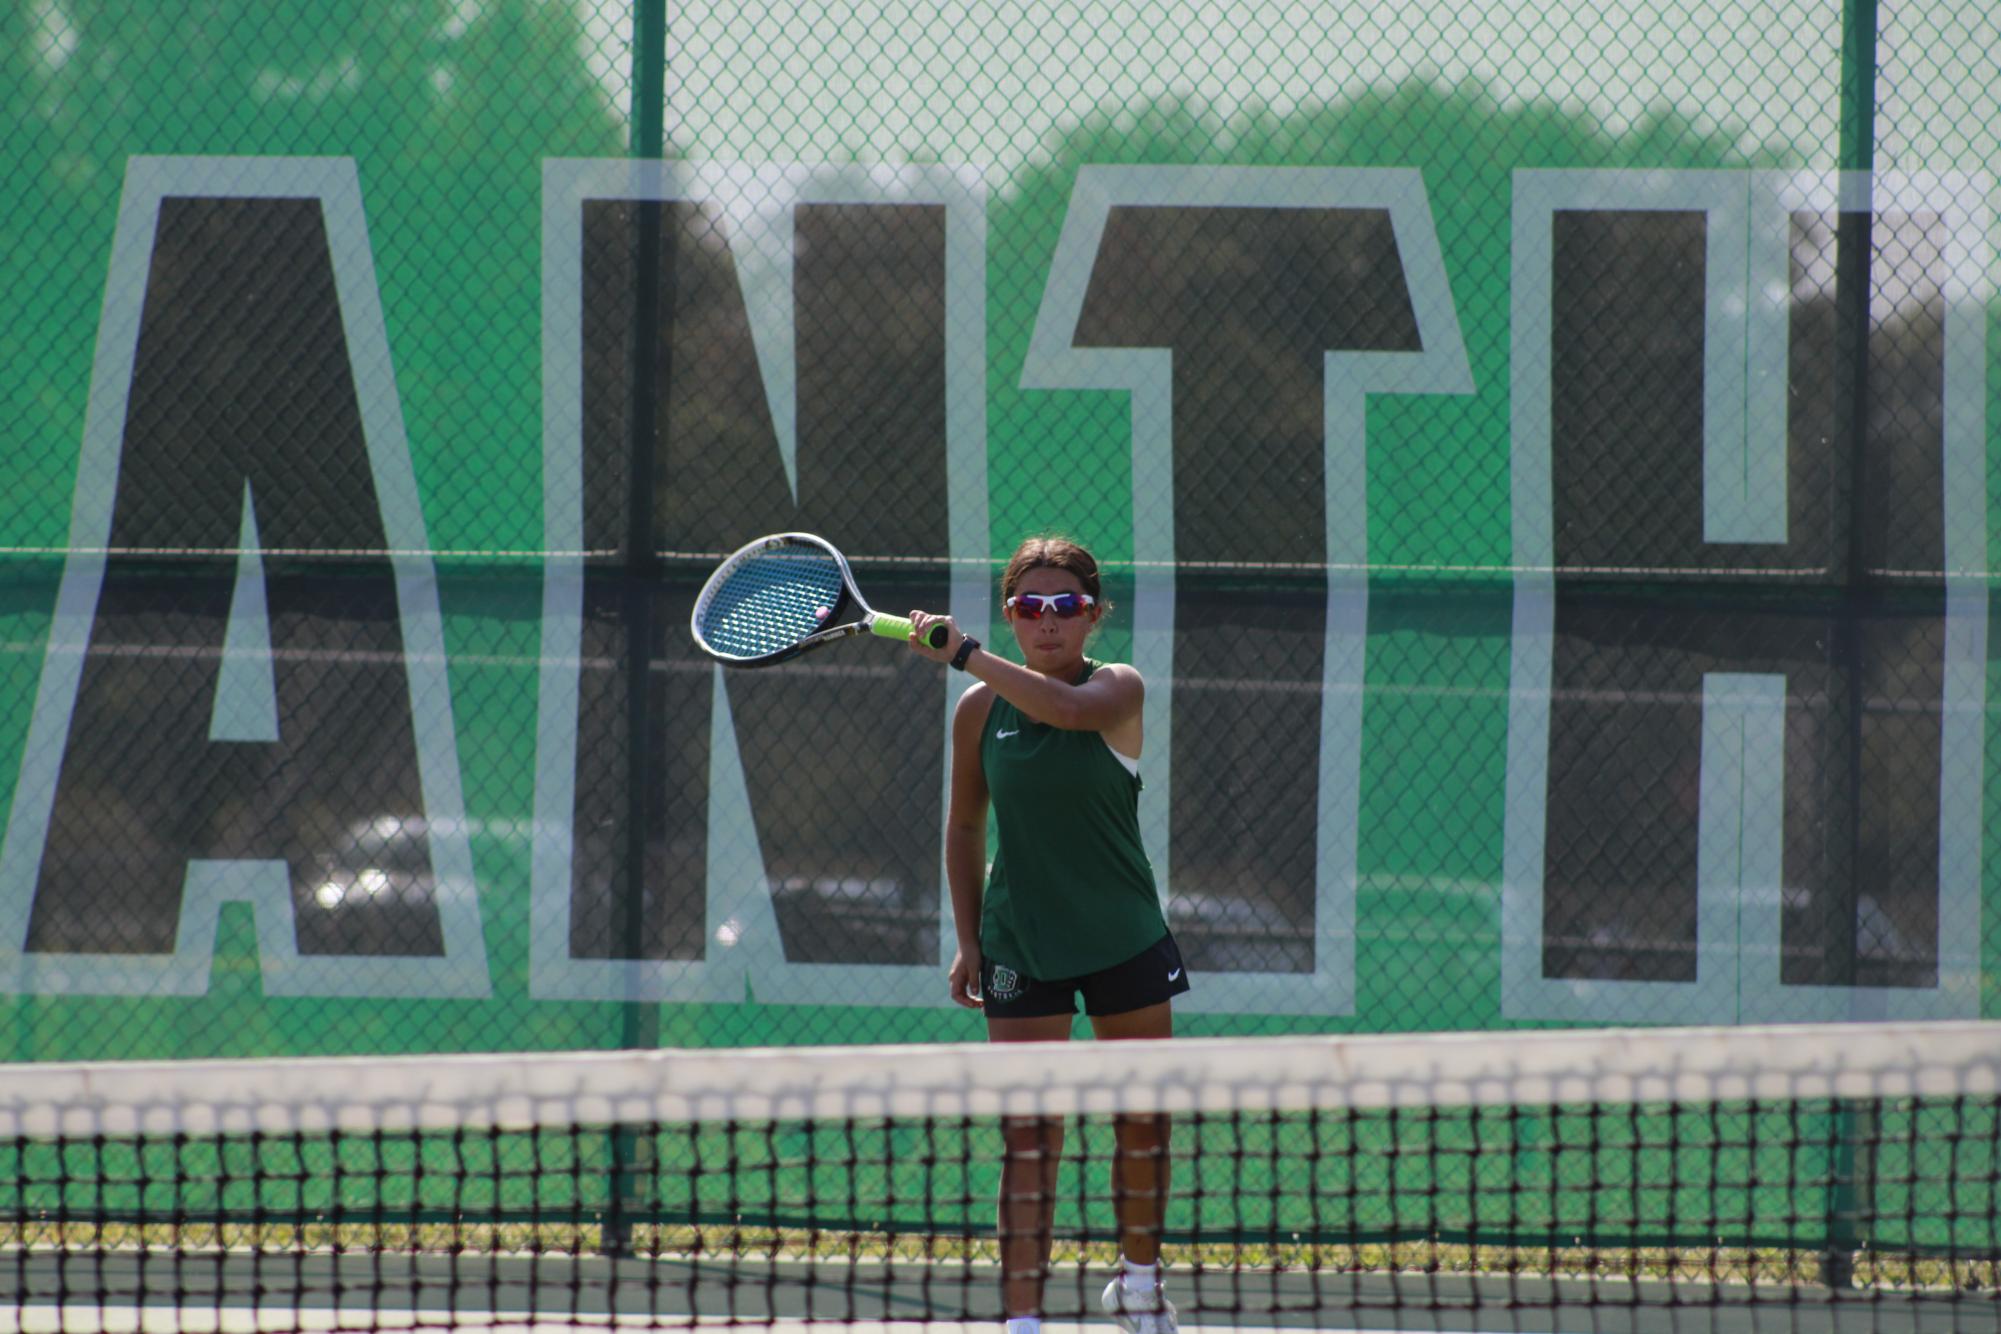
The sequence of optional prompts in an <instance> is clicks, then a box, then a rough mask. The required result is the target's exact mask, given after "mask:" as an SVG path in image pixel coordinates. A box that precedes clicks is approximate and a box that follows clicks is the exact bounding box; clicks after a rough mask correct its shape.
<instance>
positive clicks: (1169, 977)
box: [1167, 968, 1181, 982]
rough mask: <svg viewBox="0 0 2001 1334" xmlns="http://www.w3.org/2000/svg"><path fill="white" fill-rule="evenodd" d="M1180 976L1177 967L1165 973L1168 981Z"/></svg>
mask: <svg viewBox="0 0 2001 1334" xmlns="http://www.w3.org/2000/svg"><path fill="white" fill-rule="evenodd" d="M1180 976H1181V970H1180V969H1179V968H1177V969H1175V970H1174V971H1173V972H1171V973H1169V974H1168V975H1167V980H1168V981H1170V982H1172V981H1173V980H1174V979H1175V978H1177V977H1180Z"/></svg>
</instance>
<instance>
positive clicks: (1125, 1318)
mask: <svg viewBox="0 0 2001 1334" xmlns="http://www.w3.org/2000/svg"><path fill="white" fill-rule="evenodd" d="M1104 1306H1105V1311H1106V1313H1107V1314H1108V1315H1110V1316H1111V1317H1112V1319H1114V1320H1116V1321H1118V1322H1119V1328H1120V1329H1123V1330H1124V1331H1125V1332H1126V1334H1178V1332H1179V1330H1180V1328H1181V1327H1180V1326H1179V1325H1177V1324H1176V1323H1175V1321H1174V1303H1173V1302H1171V1301H1169V1300H1167V1293H1166V1292H1165V1291H1163V1290H1162V1289H1160V1288H1155V1289H1154V1290H1153V1291H1152V1292H1132V1291H1130V1290H1128V1289H1127V1287H1126V1283H1125V1280H1124V1279H1123V1278H1114V1279H1113V1280H1112V1281H1111V1282H1110V1283H1107V1284H1106V1285H1105V1297H1104Z"/></svg>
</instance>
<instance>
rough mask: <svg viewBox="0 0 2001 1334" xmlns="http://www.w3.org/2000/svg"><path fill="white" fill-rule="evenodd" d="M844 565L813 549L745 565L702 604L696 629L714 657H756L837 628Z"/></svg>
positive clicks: (780, 550)
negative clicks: (830, 626) (826, 629)
mask: <svg viewBox="0 0 2001 1334" xmlns="http://www.w3.org/2000/svg"><path fill="white" fill-rule="evenodd" d="M842 593H843V583H842V579H841V567H840V563H839V562H838V561H837V560H836V559H835V558H834V557H833V556H832V555H830V554H829V553H827V552H825V551H821V550H818V549H816V548H811V547H776V548H772V549H770V550H767V551H761V552H758V553H757V554H755V555H753V556H751V557H749V558H748V559H746V560H744V561H742V562H740V563H739V564H738V565H737V566H736V568H734V569H732V570H730V571H729V572H728V573H727V574H725V575H724V576H723V578H722V580H721V582H720V583H719V584H718V585H717V587H716V588H715V590H714V592H713V593H712V594H711V595H710V596H709V598H708V599H707V601H706V602H705V603H704V604H703V606H702V609H701V613H700V616H699V619H698V621H697V628H698V629H699V631H700V633H701V636H702V639H703V641H704V642H705V643H706V644H708V645H709V647H710V648H711V649H712V650H714V651H715V652H718V653H722V654H727V655H729V656H731V657H739V658H755V657H761V656H763V655H764V654H767V653H776V652H778V651H779V650H781V649H784V648H789V647H790V646H792V645H793V644H796V643H798V642H799V641H800V640H802V639H804V638H806V637H807V636H808V635H811V634H814V633H816V632H817V631H820V630H822V629H825V628H826V627H827V626H828V625H830V624H833V623H834V616H835V613H836V611H837V610H838V609H839V607H840V604H841V598H842Z"/></svg>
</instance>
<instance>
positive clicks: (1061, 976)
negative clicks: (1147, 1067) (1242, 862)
mask: <svg viewBox="0 0 2001 1334" xmlns="http://www.w3.org/2000/svg"><path fill="white" fill-rule="evenodd" d="M1001 599H1002V602H1001V606H1002V612H1003V614H1004V615H1005V616H1006V618H1007V623H1008V628H1009V629H1010V630H1011V631H1012V632H1013V634H1014V641H1015V645H1016V647H1018V648H1019V649H1020V650H1021V658H1022V662H1023V663H1025V664H1026V665H1025V666H1024V665H1019V664H1016V663H1014V662H1011V661H1009V660H1008V659H1006V658H1002V657H1000V656H998V655H996V654H993V653H989V652H987V651H986V649H984V648H983V647H981V645H980V642H979V641H978V640H977V639H973V638H971V637H970V636H968V635H966V634H965V633H963V632H962V631H961V630H960V629H959V627H958V626H957V625H956V624H955V623H954V622H953V621H952V620H951V618H950V617H945V616H934V615H932V614H930V613H927V612H922V611H913V612H912V613H911V614H910V619H911V621H912V623H913V626H914V629H913V631H912V634H911V646H912V648H913V649H914V650H915V651H916V652H918V653H921V654H923V655H924V656H925V657H927V658H931V659H934V660H936V661H938V662H942V663H947V664H949V665H950V666H952V667H954V668H956V669H958V670H959V671H962V672H965V673H967V674H968V675H970V676H972V677H974V678H975V679H976V684H974V685H972V686H971V687H969V688H968V689H967V690H966V692H965V693H964V694H963V695H961V696H960V697H959V704H958V708H957V711H956V712H955V713H954V715H953V718H952V797H951V808H950V812H949V815H948V817H947V822H946V832H945V869H946V876H947V879H948V881H949V882H950V885H951V892H952V910H953V913H954V914H955V916H956V918H957V921H958V931H959V952H958V956H957V957H956V958H955V959H953V961H952V970H951V973H950V976H949V985H950V987H951V995H952V999H953V1000H954V1001H956V1002H958V1003H959V1004H960V1005H964V1006H968V1007H974V1008H979V1009H983V1010H984V1011H985V1013H986V1021H987V1037H988V1039H989V1040H990V1041H993V1042H1061V1041H1064V1040H1067V1039H1068V1038H1069V1036H1070V1027H1071V1022H1072V1017H1073V1016H1074V1015H1075V1014H1076V1009H1077V997H1078V996H1079V995H1080V994H1081V995H1082V996H1083V998H1084V1013H1085V1015H1086V1016H1087V1017H1088V1018H1089V1020H1090V1023H1091V1031H1092V1032H1093V1033H1094V1034H1095V1035H1096V1036H1097V1037H1099V1038H1100V1039H1107V1040H1122V1039H1127V1038H1164V1037H1168V1036H1170V1035H1171V1034H1172V1033H1173V1031H1174V1020H1173V1011H1172V1008H1171V998H1172V997H1174V996H1178V995H1180V994H1181V993H1182V992H1184V991H1187V990H1188V972H1187V969H1186V968H1184V967H1183V966H1182V962H1181V953H1180V951H1179V950H1178V949H1177V948H1176V947H1175V944H1174V937H1173V936H1172V935H1171V934H1170V933H1169V932H1168V929H1167V920H1166V918H1165V917H1163V916H1162V914H1161V911H1160V897H1159V894H1158V892H1157V890H1156V889H1155V887H1154V881H1153V867H1152V865H1151V864H1150V863H1149V862H1148V861H1147V858H1146V852H1145V849H1144V848H1143V847H1142V845H1141V843H1140V835H1139V792H1140V777H1139V759H1140V750H1141V743H1142V741H1143V740H1144V738H1143V736H1142V735H1141V726H1140V724H1141V712H1140V705H1141V703H1142V702H1143V701H1144V699H1145V697H1146V683H1145V682H1144V681H1143V680H1141V678H1140V674H1139V673H1138V672H1137V671H1135V670H1134V669H1133V668H1132V667H1130V666H1128V665H1126V664H1124V663H1107V662H1098V661H1095V660H1094V659H1091V658H1087V657H1086V656H1084V648H1085V644H1086V642H1087V641H1088V640H1089V639H1090V637H1091V633H1092V631H1094V630H1096V629H1097V627H1098V625H1099V624H1100V623H1101V622H1102V621H1103V619H1104V616H1105V613H1106V611H1107V610H1108V607H1107V605H1106V603H1105V601H1104V595H1103V593H1102V592H1101V590H1100V588H1099V578H1098V563H1097V561H1096V560H1095V559H1093V558H1092V556H1091V553H1090V552H1088V551H1086V550H1085V549H1084V548H1083V547H1081V546H1079V545H1078V544H1077V543H1075V542H1072V541H1070V540H1068V539H1066V538H1062V537H1033V538H1030V539H1029V540H1027V541H1026V542H1023V543H1022V544H1021V546H1020V547H1019V548H1017V549H1016V551H1015V553H1014V555H1013V556H1012V557H1011V558H1010V559H1009V561H1008V563H1007V567H1006V569H1005V570H1004V571H1003V572H1002V574H1001ZM938 624H943V625H945V626H946V627H947V629H948V630H949V634H948V635H947V637H946V639H945V642H944V643H943V645H942V646H940V647H938V648H935V649H934V648H930V647H928V646H927V645H926V644H925V642H924V640H925V638H926V636H927V635H928V633H929V631H930V628H931V627H932V626H934V625H938ZM989 805H991V806H992V807H993V811H994V818H995V821H996V823H997V824H998V826H999V835H1000V850H999V852H998V854H997V855H996V856H995V857H994V862H993V866H992V868H991V870H987V869H986V868H985V861H986V849H987V808H988V806H989ZM1114 1134H1115V1136H1116V1139H1117V1142H1118V1147H1117V1151H1116V1153H1115V1155H1114V1158H1113V1162H1112V1194H1113V1198H1114V1200H1115V1201H1116V1205H1117V1211H1118V1224H1119V1252H1120V1257H1121V1258H1120V1262H1119V1274H1118V1276H1117V1277H1116V1278H1114V1279H1113V1280H1112V1281H1111V1283H1110V1284H1109V1285H1108V1286H1107V1287H1106V1289H1105V1294H1104V1306H1105V1309H1106V1310H1107V1311H1108V1312H1110V1313H1111V1314H1112V1315H1113V1316H1114V1317H1115V1318H1116V1319H1117V1320H1118V1323H1119V1324H1120V1325H1121V1326H1123V1327H1124V1328H1125V1329H1126V1330H1127V1331H1128V1332H1129V1334H1174V1331H1175V1329H1176V1326H1175V1318H1174V1306H1173V1304H1172V1303H1171V1302H1169V1301H1168V1300H1167V1295H1166V1293H1165V1291H1164V1289H1163V1286H1162V1283H1161V1274H1160V1231H1161V1224H1162V1221H1163V1219H1164V1217H1165V1215H1166V1206H1167V1167H1168V1154H1167V1147H1168V1118H1167V1117H1166V1116H1165V1115H1157V1116H1139V1115H1134V1116H1123V1117H1118V1118H1115V1120H1114ZM1003 1137H1004V1140H1005V1149H1004V1152H1003V1156H1002V1160H1001V1191H1000V1193H1001V1198H1000V1239H1001V1269H1002V1279H1001V1302H1002V1306H1003V1308H1004V1309H1005V1310H1006V1312H1007V1315H1008V1322H1007V1329H1008V1334H1041V1319H1040V1316H1039V1312H1040V1311H1041V1309H1042V1285H1043V1278H1044V1276H1045V1274H1046V1273H1047V1271H1048V1266H1049V1252H1050V1240H1051V1232H1052V1228H1053V1222H1054V1214H1055V1207H1056V1172H1057V1166H1058V1163H1059V1162H1060V1160H1061V1158H1062V1153H1063V1122H1062V1120H1061V1119H1060V1118H1037V1117H1021V1118H1009V1120H1008V1121H1007V1122H1006V1123H1005V1124H1004V1126H1003Z"/></svg>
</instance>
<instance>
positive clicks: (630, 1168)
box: [603, 0, 674, 1255]
mask: <svg viewBox="0 0 2001 1334" xmlns="http://www.w3.org/2000/svg"><path fill="white" fill-rule="evenodd" d="M632 59H633V70H632V143H631V155H632V156H633V157H635V158H651V159H654V160H658V159H660V158H661V157H663V156H665V152H666V110H667V108H666V87H667V0H638V4H637V6H636V9H635V12H634V14H633V41H632ZM664 207H665V206H664V205H662V204H661V203H660V202H658V201H654V200H648V201H645V202H641V203H638V204H637V205H636V206H635V208H636V213H635V224H636V225H635V226H634V229H633V247H634V252H635V253H634V255H633V268H632V272H633V289H634V290H633V293H632V334H631V342H630V346H631V349H632V356H631V362H630V364H629V367H628V392H629V394H630V396H631V397H630V400H629V405H630V412H629V425H630V433H629V436H628V439H627V455H626V523H625V543H624V545H625V553H624V560H623V563H622V569H621V570H620V575H619V577H620V579H621V580H622V581H623V583H624V594H623V597H622V598H621V603H622V612H623V618H624V623H625V624H624V629H625V663H624V676H625V682H624V684H625V719H626V738H625V745H626V765H625V770H626V805H625V846H624V877H623V882H622V884H623V890H624V892H623V893H622V894H621V895H620V896H619V901H618V928H617V939H618V941H619V945H620V956H619V957H621V958H624V959H627V960H632V961H637V960H639V959H641V958H643V957H644V954H645V899H646V844H647V835H648V833H649V831H650V829H651V825H652V819H651V816H652V810H653V798H654V794H655V791H656V789H657V781H656V780H657V775H655V774H653V773H652V772H651V763H650V756H651V750H652V747H651V738H652V732H653V721H654V720H653V716H652V709H651V707H650V701H651V695H652V681H653V672H652V661H653V649H654V638H655V634H656V631H657V628H658V627H657V626H656V624H655V621H656V620H657V618H656V617H655V615H654V605H653V598H654V591H655V588H656V586H657V584H658V575H659V568H658V566H659V561H658V559H657V558H656V556H655V555H654V553H655V552H656V551H657V550H658V549H659V546H660V543H659V540H658V534H657V533H655V531H654V525H653V490H654V472H655V467H656V461H657V460H656V454H657V451H658V445H659V432H660V417H661V402H660V392H661V390H662V388H663V387H664V383H665V379H666V376H667V374H668V367H667V364H666V361H665V358H664V356H663V352H664V351H665V349H663V347H662V344H661V325H662V323H663V320H664V319H665V318H667V317H668V316H669V314H670V313H671V311H672V308H673V298H672V290H671V289H672V286H673V282H674V272H673V269H674V266H673V258H672V253H671V248H672V246H673V234H672V229H671V228H663V222H662V215H663V211H664ZM663 232H664V233H665V235H664V237H663ZM623 1010H624V1013H623V1015H622V1018H621V1023H620V1033H619V1045H620V1046H622V1047H628V1048H632V1047H642V1048H643V1047H655V1046H658V1045H659V1042H660V1006H659V1005H658V1003H656V1002H653V1001H650V1000H646V999H642V998H640V997H637V996H634V997H630V998H628V999H627V1001H626V1003H625V1005H624V1007H623ZM652 1151H653V1146H652V1143H651V1141H650V1140H649V1139H648V1138H647V1137H646V1136H645V1135H643V1134H639V1133H635V1132H634V1131H633V1130H632V1129H631V1128H629V1127H624V1126H621V1127H618V1128H616V1129H615V1130H614V1131H613V1135H612V1172H613V1184H612V1190H611V1192H610V1197H611V1198H610V1202H609V1203H610V1207H609V1211H608V1214H607V1217H606V1219H605V1225H604V1238H603V1245H604V1249H605V1250H606V1251H607V1252H609V1253H610V1254H613V1255H627V1254H631V1253H632V1251H633V1245H632V1223H633V1220H634V1218H635V1217H636V1216H645V1215H646V1214H648V1213H650V1212H651V1207H650V1201H649V1191H648V1189H647V1182H648V1179H649V1178H650V1176H651V1169H652V1166H653V1164H652V1156H653V1153H652Z"/></svg>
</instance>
